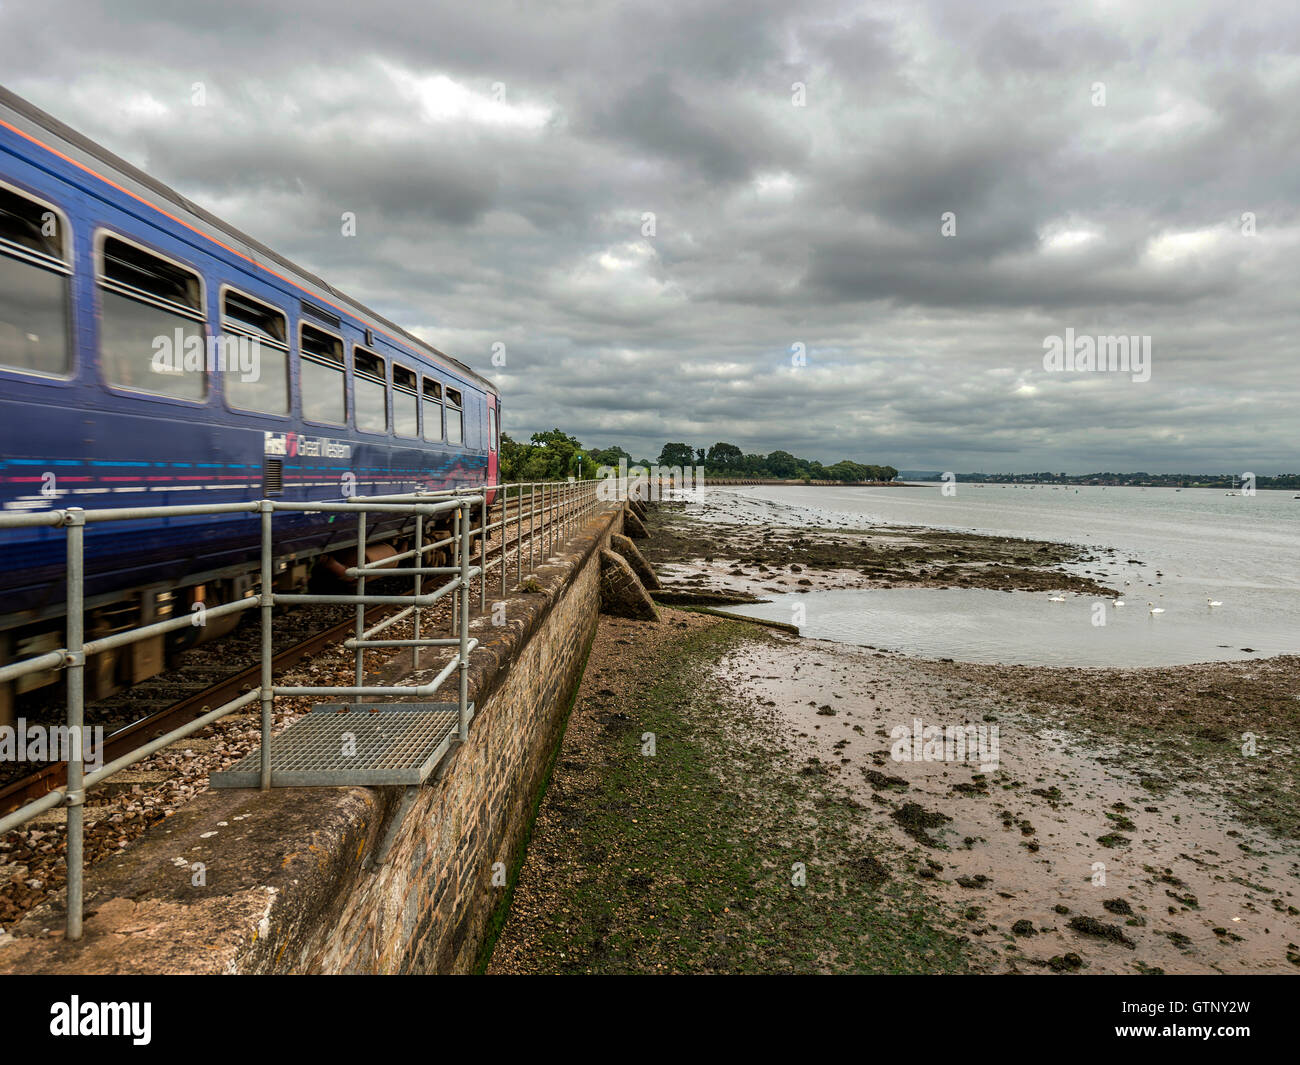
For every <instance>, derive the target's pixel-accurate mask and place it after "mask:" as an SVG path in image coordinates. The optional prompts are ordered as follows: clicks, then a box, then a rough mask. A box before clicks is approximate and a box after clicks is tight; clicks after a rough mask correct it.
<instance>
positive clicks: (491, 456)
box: [487, 395, 501, 484]
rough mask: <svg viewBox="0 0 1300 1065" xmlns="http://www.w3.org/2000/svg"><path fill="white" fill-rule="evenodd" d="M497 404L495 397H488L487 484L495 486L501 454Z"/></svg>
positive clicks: (498, 401) (497, 400)
mask: <svg viewBox="0 0 1300 1065" xmlns="http://www.w3.org/2000/svg"><path fill="white" fill-rule="evenodd" d="M499 403H500V400H499V399H498V398H497V397H496V396H492V395H489V396H488V469H487V481H488V484H496V483H497V475H498V473H499V472H500V461H499V456H500V453H501V446H500V440H499V438H498V432H499V430H500V425H499V424H498V417H499V414H498V411H499Z"/></svg>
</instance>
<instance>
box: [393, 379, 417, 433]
mask: <svg viewBox="0 0 1300 1065" xmlns="http://www.w3.org/2000/svg"><path fill="white" fill-rule="evenodd" d="M415 383H416V377H415V373H414V372H413V371H411V370H408V369H407V368H406V367H405V366H394V367H393V432H395V433H396V434H397V435H398V436H411V437H419V435H420V397H419V395H418V394H417V393H416V391H415Z"/></svg>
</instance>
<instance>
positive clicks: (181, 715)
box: [0, 499, 556, 815]
mask: <svg viewBox="0 0 1300 1065" xmlns="http://www.w3.org/2000/svg"><path fill="white" fill-rule="evenodd" d="M503 509H504V510H505V512H506V520H507V522H509V521H514V520H517V519H518V518H519V517H520V515H521V511H524V508H523V507H522V506H521V504H520V502H519V501H518V500H515V499H511V500H510V502H509V504H508V505H507V506H506V507H505V508H502V506H501V503H500V502H498V503H497V504H495V505H494V507H493V510H494V511H495V514H494V515H493V516H492V520H495V521H500V520H501V516H502V510H503ZM555 521H556V518H555V517H554V516H553V515H552V514H551V513H549V512H539V513H538V515H537V520H536V522H535V524H534V523H532V522H529V521H527V520H525V522H524V524H523V527H522V529H520V528H519V527H516V528H514V529H510V530H509V535H508V537H507V540H508V543H507V552H508V554H509V555H511V556H512V558H511V563H510V565H508V566H507V571H509V570H510V568H511V565H513V566H517V567H522V566H523V565H527V564H529V563H531V561H532V560H533V558H535V557H538V556H540V555H542V554H544V551H545V548H546V545H547V542H548V537H549V536H550V535H552V530H551V527H552V525H553V524H554V523H555ZM499 547H500V530H497V531H496V532H495V533H493V534H492V536H491V537H490V538H489V547H488V561H489V564H492V563H493V562H494V559H493V556H494V554H495V552H496V551H498V550H499ZM539 547H540V548H541V549H542V550H540V551H539V550H538V548H539ZM520 550H522V558H519V559H517V560H516V559H515V558H514V557H513V556H515V554H516V552H519V551H520ZM473 561H475V562H476V563H477V562H478V561H479V559H478V558H477V557H475V558H474V560H473ZM492 568H493V569H495V568H496V566H495V565H493V566H492ZM492 579H493V578H491V577H490V578H489V583H491V581H492ZM498 579H499V578H498ZM392 594H408V593H407V591H406V590H405V589H403V591H400V592H399V591H397V590H395V589H394V590H393V592H392ZM393 609H394V608H393V607H391V606H376V607H372V608H370V610H368V611H367V612H366V623H367V625H370V624H374V623H375V622H377V621H378V620H380V619H381V618H382V617H383V616H384V615H385V613H386V612H388V611H390V610H393ZM355 628H356V618H355V616H349V617H348V618H347V619H346V620H342V621H339V622H337V623H336V624H333V625H331V626H329V627H327V628H325V629H321V630H319V631H316V632H313V633H311V634H310V635H308V636H307V637H305V638H304V639H301V640H299V641H297V642H295V643H292V644H291V645H290V646H288V647H285V648H283V649H282V650H280V651H278V652H277V653H276V654H275V655H274V657H273V658H272V660H271V663H272V670H273V671H274V672H276V673H280V672H282V671H283V670H286V669H288V668H290V667H292V666H293V665H295V664H297V663H298V662H300V661H302V660H303V659H305V658H309V657H311V656H312V655H314V654H316V653H318V652H319V651H321V650H322V649H323V648H325V647H327V646H329V645H330V644H332V643H338V642H341V641H343V640H345V639H348V638H350V637H351V636H352V635H353V634H354V632H355ZM234 638H235V633H232V634H231V635H230V636H226V637H223V641H226V640H232V639H234ZM216 646H219V644H214V645H210V647H216ZM154 679H155V680H156V679H157V678H154ZM260 682H261V665H260V663H259V662H257V661H253V663H252V664H251V665H249V666H248V667H247V668H245V669H241V670H240V671H238V672H236V673H232V674H228V675H225V676H222V677H221V678H220V679H218V680H216V681H214V682H213V683H211V684H209V685H208V686H206V687H204V688H202V689H201V690H198V691H193V692H187V693H185V694H183V695H181V696H180V697H179V698H176V699H174V700H170V699H167V700H164V701H165V702H166V705H164V706H163V707H162V708H160V709H157V710H153V711H150V712H148V713H146V714H145V715H144V716H143V717H140V718H139V719H137V720H134V721H131V722H130V723H129V724H126V725H124V726H122V727H121V728H118V729H116V730H115V731H113V732H112V733H111V734H109V735H108V736H106V737H105V739H104V752H103V762H104V763H105V764H106V763H108V762H111V761H113V760H114V759H116V758H120V757H121V756H122V755H124V754H129V753H130V752H131V751H134V750H136V749H137V748H139V747H142V746H144V745H145V744H146V743H148V742H150V741H151V740H153V739H156V738H157V737H158V736H161V735H163V734H165V733H167V732H169V731H170V730H172V729H174V728H176V727H177V726H179V725H183V724H185V723H186V722H187V721H192V720H193V719H194V718H196V717H199V716H201V715H202V714H203V713H205V712H206V711H208V710H210V709H212V708H213V707H216V706H220V705H221V704H222V703H225V702H228V701H229V700H231V699H233V698H235V697H236V696H238V695H239V694H240V693H241V692H243V691H245V690H247V689H249V688H253V687H256V686H257V685H258V684H259V683H260ZM148 685H149V682H148V681H146V682H144V686H145V687H147V686H148ZM138 687H139V686H138ZM136 690H137V689H129V690H128V692H135V691H136ZM146 698H147V697H146ZM55 720H56V721H57V719H55ZM66 783H67V763H66V762H61V761H60V762H50V763H49V764H47V765H44V766H41V767H40V768H38V769H35V770H33V771H32V772H31V773H28V774H26V775H24V776H21V777H18V778H17V779H12V780H9V781H0V815H3V814H7V813H9V812H10V811H12V810H16V809H18V808H19V807H20V806H23V805H25V804H26V803H28V802H31V801H33V800H35V799H39V798H41V797H42V796H43V795H47V794H48V793H49V792H51V791H54V790H55V789H57V788H60V787H63V786H64V785H65V784H66Z"/></svg>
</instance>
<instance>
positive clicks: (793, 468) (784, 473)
mask: <svg viewBox="0 0 1300 1065" xmlns="http://www.w3.org/2000/svg"><path fill="white" fill-rule="evenodd" d="M766 466H767V469H766V470H765V471H764V472H766V473H769V474H771V475H772V476H773V477H794V476H796V475H797V474H798V473H799V460H798V459H797V458H795V457H794V456H793V455H791V454H790V452H788V451H773V452H772V453H771V454H770V455H768V456H767V461H766Z"/></svg>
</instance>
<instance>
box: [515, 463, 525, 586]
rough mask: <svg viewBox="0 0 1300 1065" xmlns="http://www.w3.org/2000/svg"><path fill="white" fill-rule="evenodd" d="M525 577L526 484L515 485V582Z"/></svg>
mask: <svg viewBox="0 0 1300 1065" xmlns="http://www.w3.org/2000/svg"><path fill="white" fill-rule="evenodd" d="M523 579H524V486H523V485H522V484H517V485H515V584H519V583H520V582H521V581H522V580H523Z"/></svg>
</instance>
